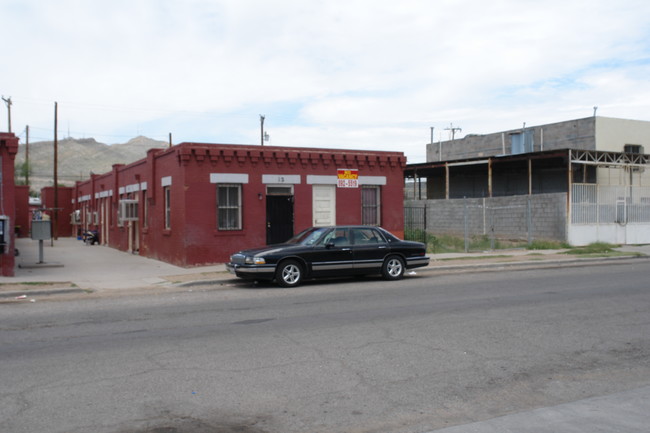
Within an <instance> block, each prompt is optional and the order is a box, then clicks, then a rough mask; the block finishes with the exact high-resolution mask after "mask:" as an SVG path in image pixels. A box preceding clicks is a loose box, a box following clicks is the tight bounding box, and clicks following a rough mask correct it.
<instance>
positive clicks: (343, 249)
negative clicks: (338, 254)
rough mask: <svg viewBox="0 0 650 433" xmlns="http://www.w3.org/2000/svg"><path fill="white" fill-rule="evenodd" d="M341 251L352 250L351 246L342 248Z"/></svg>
mask: <svg viewBox="0 0 650 433" xmlns="http://www.w3.org/2000/svg"><path fill="white" fill-rule="evenodd" d="M341 251H350V248H341Z"/></svg>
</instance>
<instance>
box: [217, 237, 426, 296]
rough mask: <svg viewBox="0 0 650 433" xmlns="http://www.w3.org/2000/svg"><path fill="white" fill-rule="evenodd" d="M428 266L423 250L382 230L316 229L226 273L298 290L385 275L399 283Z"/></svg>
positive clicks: (243, 256) (243, 255) (249, 254)
mask: <svg viewBox="0 0 650 433" xmlns="http://www.w3.org/2000/svg"><path fill="white" fill-rule="evenodd" d="M428 264H429V257H427V256H426V249H425V245H424V244H423V243H420V242H411V241H403V240H401V239H399V238H397V237H395V236H394V235H393V234H391V233H389V232H388V231H386V230H384V229H382V228H380V227H372V226H335V227H312V228H309V229H307V230H304V231H302V232H301V233H299V234H297V235H296V236H294V237H293V238H291V239H289V240H288V241H287V242H285V243H283V244H277V245H269V246H266V247H263V248H257V249H251V250H245V251H240V252H238V253H235V254H233V255H232V256H230V263H227V264H226V267H227V268H228V270H229V271H230V272H231V273H233V274H235V275H237V276H238V277H241V278H246V279H251V280H269V281H270V280H275V281H276V282H277V283H278V284H279V285H281V286H284V287H295V286H297V285H299V284H300V283H301V282H302V281H303V279H305V278H315V277H327V276H342V275H368V274H381V275H382V276H383V277H384V278H385V279H387V280H398V279H400V278H402V277H403V276H404V272H405V270H406V269H412V268H417V267H421V266H426V265H428Z"/></svg>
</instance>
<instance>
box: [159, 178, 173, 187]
mask: <svg viewBox="0 0 650 433" xmlns="http://www.w3.org/2000/svg"><path fill="white" fill-rule="evenodd" d="M171 185H172V177H171V176H165V177H163V178H162V179H160V186H162V187H163V188H164V187H166V186H171Z"/></svg>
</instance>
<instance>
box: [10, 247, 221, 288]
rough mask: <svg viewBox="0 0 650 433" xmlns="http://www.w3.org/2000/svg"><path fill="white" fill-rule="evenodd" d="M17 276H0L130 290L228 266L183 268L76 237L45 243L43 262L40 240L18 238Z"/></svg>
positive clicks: (212, 271)
mask: <svg viewBox="0 0 650 433" xmlns="http://www.w3.org/2000/svg"><path fill="white" fill-rule="evenodd" d="M16 248H18V250H19V251H20V255H19V256H18V257H16V272H15V276H14V277H0V283H2V284H7V283H24V282H30V283H34V282H70V283H73V284H74V285H76V286H77V287H79V288H80V289H86V290H102V289H128V288H138V287H144V286H151V285H160V284H170V283H171V282H172V280H170V278H172V277H174V276H184V275H185V276H187V275H194V276H196V278H201V277H202V275H205V274H208V273H209V274H212V273H220V272H225V270H226V268H225V265H223V264H220V265H214V266H202V267H196V268H182V267H179V266H174V265H170V264H169V263H165V262H161V261H158V260H153V259H148V258H146V257H142V256H138V255H134V254H129V253H125V252H123V251H118V250H116V249H114V248H109V247H105V246H99V245H85V244H84V243H83V242H82V241H80V240H77V239H75V238H60V239H58V240H56V241H54V246H52V243H51V241H44V242H43V262H44V264H38V261H39V245H38V241H33V240H31V239H25V238H21V239H17V240H16Z"/></svg>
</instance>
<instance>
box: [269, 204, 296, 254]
mask: <svg viewBox="0 0 650 433" xmlns="http://www.w3.org/2000/svg"><path fill="white" fill-rule="evenodd" d="M292 236H293V196H290V195H267V196H266V244H267V245H272V244H279V243H282V242H285V241H287V240H289V238H291V237H292Z"/></svg>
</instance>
